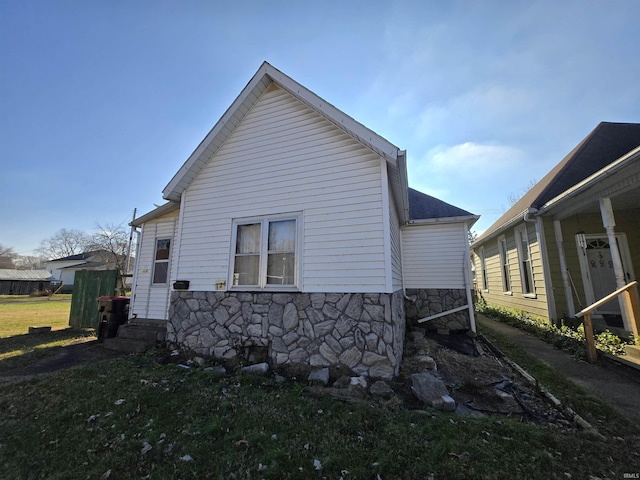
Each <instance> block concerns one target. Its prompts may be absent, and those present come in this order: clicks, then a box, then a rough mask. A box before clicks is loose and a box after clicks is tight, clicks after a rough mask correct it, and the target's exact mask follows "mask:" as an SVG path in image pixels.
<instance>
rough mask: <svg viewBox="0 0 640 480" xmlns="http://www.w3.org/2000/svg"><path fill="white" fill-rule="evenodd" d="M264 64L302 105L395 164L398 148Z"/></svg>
mask: <svg viewBox="0 0 640 480" xmlns="http://www.w3.org/2000/svg"><path fill="white" fill-rule="evenodd" d="M265 64H266V66H265V68H266V73H267V74H268V75H269V77H271V79H272V80H273V81H274V82H275V83H276V84H277V85H278V86H280V87H282V88H283V89H285V90H286V91H287V92H289V93H290V94H292V95H293V96H294V97H296V98H298V100H300V101H301V102H302V103H304V104H305V105H307V106H308V107H309V108H311V109H312V110H315V111H316V112H318V113H319V114H320V115H322V116H323V117H325V118H326V119H327V120H329V121H330V122H331V123H333V124H334V125H336V126H337V127H338V128H340V129H342V130H344V131H345V132H346V133H347V134H348V135H350V136H351V137H353V138H354V139H356V140H357V141H359V142H360V143H362V144H363V145H365V146H366V147H368V148H370V149H371V150H373V151H374V152H375V153H377V154H378V155H379V156H381V157H383V158H385V159H386V160H387V161H388V162H391V163H393V164H395V163H396V161H397V159H398V156H399V153H400V149H399V148H398V147H396V146H395V145H394V144H392V143H391V142H389V141H388V140H386V139H385V138H383V137H381V136H380V135H378V134H377V133H376V132H374V131H373V130H371V129H369V128H367V127H365V126H364V125H363V124H361V123H360V122H358V121H357V120H355V119H354V118H352V117H350V116H349V115H347V114H346V113H344V112H343V111H341V110H339V109H338V108H336V107H334V106H333V105H332V104H330V103H329V102H327V101H326V100H324V99H322V98H321V97H319V96H318V95H316V94H315V93H313V92H312V91H311V90H309V89H308V88H306V87H304V86H302V85H300V84H299V83H298V82H296V81H295V80H293V79H292V78H291V77H288V76H287V75H285V74H284V73H282V72H281V71H280V70H278V69H277V68H275V67H273V66H271V65H269V64H268V63H266V62H265ZM265 64H263V65H265Z"/></svg>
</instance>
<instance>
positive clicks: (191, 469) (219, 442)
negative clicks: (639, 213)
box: [0, 301, 640, 480]
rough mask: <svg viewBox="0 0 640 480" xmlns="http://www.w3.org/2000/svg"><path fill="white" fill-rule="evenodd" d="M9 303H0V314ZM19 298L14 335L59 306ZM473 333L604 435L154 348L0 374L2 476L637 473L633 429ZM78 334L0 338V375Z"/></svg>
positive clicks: (501, 342) (637, 438)
mask: <svg viewBox="0 0 640 480" xmlns="http://www.w3.org/2000/svg"><path fill="white" fill-rule="evenodd" d="M10 303H11V304H7V303H2V302H1V301H0V312H8V311H9V310H11V309H10V308H7V307H14V306H15V305H13V304H14V303H16V302H10ZM18 303H21V305H20V306H21V307H23V308H24V310H20V309H18V310H15V311H13V313H12V314H11V315H13V316H14V317H18V318H22V324H20V321H17V320H14V323H15V326H14V327H12V328H14V329H17V330H20V331H21V332H24V328H25V327H26V326H28V325H29V324H33V322H31V321H30V319H32V318H34V317H33V315H32V313H33V312H34V311H40V312H42V313H43V317H42V318H44V315H45V313H46V312H47V311H48V310H47V309H48V308H53V309H54V310H55V309H56V308H57V307H56V306H55V303H54V304H53V305H49V307H47V304H46V303H44V302H41V301H37V302H29V301H24V302H18ZM58 303H59V305H63V304H64V302H58ZM41 305H42V306H41ZM33 308H35V309H36V310H32V309H33ZM38 308H42V309H43V310H37V309H38ZM16 312H30V313H28V314H26V315H20V313H16ZM60 313H61V312H58V314H60ZM49 315H52V316H50V317H49V318H54V317H55V314H51V313H50V312H49ZM66 315H68V304H67V311H66ZM9 316H10V315H9V314H8V313H7V316H6V317H5V318H8V317H9ZM51 323H53V322H51ZM38 324H40V322H38ZM484 333H485V334H486V335H488V336H491V337H492V340H493V341H494V342H496V344H497V345H498V347H499V348H501V349H502V350H503V351H504V352H505V353H507V354H508V355H509V356H510V357H511V358H514V359H515V360H517V361H518V363H520V364H521V365H522V366H523V367H524V368H525V369H527V370H529V371H531V372H532V373H534V374H535V375H536V376H537V377H539V378H540V379H541V381H542V383H543V384H545V385H546V386H547V387H549V388H550V389H551V391H552V393H554V394H555V395H556V396H557V397H559V398H560V399H561V400H562V401H563V402H565V403H566V404H568V405H570V406H572V407H573V408H574V409H575V410H576V411H577V413H578V414H580V415H581V416H583V417H584V418H586V419H587V420H588V421H590V422H592V424H593V425H594V426H596V428H597V429H598V431H599V432H600V433H601V434H602V435H603V436H604V438H600V437H598V436H595V435H593V434H591V433H590V432H587V431H584V430H581V429H580V428H578V427H576V426H575V425H566V426H562V425H547V424H542V425H541V424H534V423H526V422H522V421H520V420H516V419H511V418H509V417H507V416H486V417H464V416H458V415H454V414H447V413H442V412H438V411H435V410H431V409H425V410H408V409H407V408H406V407H405V406H404V405H403V404H402V402H400V401H399V400H397V399H395V400H394V399H391V400H379V399H376V398H374V397H363V398H362V400H361V401H358V402H355V403H349V402H345V401H339V400H335V399H332V398H330V397H328V396H321V395H318V394H317V392H316V391H314V390H312V389H310V388H309V385H307V383H306V382H285V383H277V382H275V381H273V380H271V379H268V378H263V377H260V376H249V375H239V374H235V373H232V374H229V375H227V376H222V377H220V376H217V375H215V374H214V373H212V372H208V371H205V370H204V369H193V368H191V369H184V368H181V367H179V366H177V365H173V364H163V363H164V362H158V361H156V359H157V358H158V359H159V358H166V357H165V356H164V355H159V354H158V352H150V353H148V354H146V355H138V356H127V357H121V358H117V359H114V360H106V361H102V362H97V363H93V364H88V365H86V366H83V367H78V368H74V369H69V370H64V371H59V372H56V373H52V374H50V375H47V376H44V377H40V378H36V379H33V378H31V379H28V380H25V381H23V382H19V383H6V384H3V385H2V388H0V472H2V474H0V477H1V478H11V479H16V480H20V479H36V478H46V479H65V480H66V479H72V480H73V479H86V478H105V479H125V480H126V479H138V478H150V479H178V478H179V479H227V478H236V479H253V478H256V479H280V478H292V479H320V478H328V479H339V478H342V479H344V480H346V479H376V480H377V479H378V478H381V479H384V480H389V479H429V478H433V479H434V480H436V479H437V480H439V479H453V478H456V479H457V478H462V479H497V480H499V479H513V478H526V479H566V478H574V479H577V478H587V479H588V478H591V479H595V478H601V479H605V478H623V476H624V474H631V475H635V474H637V473H640V454H639V452H640V430H639V429H638V428H637V426H635V425H633V424H631V423H630V422H628V421H627V420H625V419H624V418H622V417H620V416H619V415H618V414H616V413H615V412H614V411H613V410H612V409H610V408H608V407H606V406H604V405H602V404H601V403H599V402H598V401H597V400H595V399H592V398H591V397H588V396H587V395H585V394H584V392H583V391H582V390H580V389H579V388H577V387H576V386H575V385H573V384H571V383H570V382H568V381H566V380H565V379H564V378H563V377H561V376H559V375H558V374H557V373H556V372H554V371H552V370H550V369H549V368H548V367H546V366H544V365H542V364H540V363H539V362H538V361H537V360H536V359H534V358H531V357H530V356H528V355H526V354H525V353H524V352H522V351H521V350H519V349H518V348H517V347H515V346H513V345H511V344H509V343H508V342H507V341H506V340H505V339H504V338H501V337H500V336H499V335H494V334H493V332H484ZM86 334H87V331H77V330H75V331H74V330H72V329H64V325H63V324H60V329H58V330H55V331H52V332H50V333H48V334H35V335H26V334H22V335H14V336H10V337H7V338H0V372H1V371H2V370H3V369H6V366H7V365H10V364H12V362H14V363H15V362H16V361H17V362H19V365H20V366H24V365H28V363H29V362H30V361H32V360H33V359H34V358H35V356H37V355H44V354H46V353H47V352H49V351H52V350H53V349H54V348H59V346H60V345H62V344H65V342H71V341H74V339H76V338H77V335H80V336H82V335H86ZM23 347H24V348H23ZM16 352H18V353H16ZM1 380H2V377H1V376H0V382H1ZM629 478H631V477H629Z"/></svg>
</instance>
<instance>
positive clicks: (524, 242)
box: [515, 225, 536, 296]
mask: <svg viewBox="0 0 640 480" xmlns="http://www.w3.org/2000/svg"><path fill="white" fill-rule="evenodd" d="M515 235H516V248H517V249H518V261H519V264H520V279H521V280H522V293H523V294H525V295H527V296H532V295H535V293H536V289H535V285H534V283H533V265H532V264H531V248H530V246H529V236H528V234H527V226H526V225H522V226H520V227H518V228H516V229H515Z"/></svg>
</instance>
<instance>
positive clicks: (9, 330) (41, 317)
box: [0, 295, 71, 338]
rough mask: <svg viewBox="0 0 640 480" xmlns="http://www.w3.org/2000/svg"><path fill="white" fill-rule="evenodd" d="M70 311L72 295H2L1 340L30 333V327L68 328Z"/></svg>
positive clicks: (0, 308) (0, 311)
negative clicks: (50, 296)
mask: <svg viewBox="0 0 640 480" xmlns="http://www.w3.org/2000/svg"><path fill="white" fill-rule="evenodd" d="M70 309H71V295H56V296H54V297H52V298H51V299H50V298H49V297H29V296H28V295H0V338H4V337H10V336H13V335H20V334H23V333H28V331H29V327H30V326H34V327H35V326H50V327H51V329H52V330H61V329H64V328H67V327H68V326H69V310H70Z"/></svg>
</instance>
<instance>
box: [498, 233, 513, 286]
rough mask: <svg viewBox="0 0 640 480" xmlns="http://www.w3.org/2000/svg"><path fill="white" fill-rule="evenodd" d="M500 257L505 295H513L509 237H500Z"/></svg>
mask: <svg viewBox="0 0 640 480" xmlns="http://www.w3.org/2000/svg"><path fill="white" fill-rule="evenodd" d="M498 257H499V258H500V276H501V277H502V292H503V293H504V294H505V295H513V292H512V291H511V288H512V285H511V269H510V267H509V245H508V244H507V237H506V236H505V235H500V236H499V237H498Z"/></svg>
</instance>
